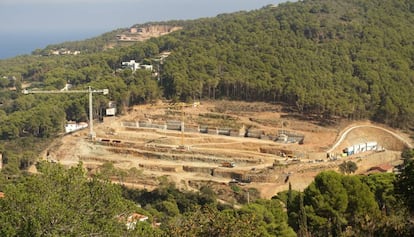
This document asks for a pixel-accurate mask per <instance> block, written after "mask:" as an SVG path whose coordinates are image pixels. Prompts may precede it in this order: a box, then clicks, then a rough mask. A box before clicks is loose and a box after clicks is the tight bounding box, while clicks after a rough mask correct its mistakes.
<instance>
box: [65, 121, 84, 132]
mask: <svg viewBox="0 0 414 237" xmlns="http://www.w3.org/2000/svg"><path fill="white" fill-rule="evenodd" d="M87 127H88V124H87V123H85V122H80V123H76V122H74V121H68V122H67V123H66V125H65V133H71V132H75V131H78V130H81V129H84V128H87Z"/></svg>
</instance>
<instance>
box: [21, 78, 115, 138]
mask: <svg viewBox="0 0 414 237" xmlns="http://www.w3.org/2000/svg"><path fill="white" fill-rule="evenodd" d="M71 93H79V94H85V93H88V94H89V124H88V126H89V135H88V137H89V138H90V139H91V140H93V139H95V137H96V134H95V132H94V131H93V109H92V107H93V103H92V102H93V99H92V94H93V93H102V94H104V95H107V94H108V93H109V90H108V89H102V90H93V89H92V88H91V87H90V86H89V87H88V89H87V90H61V91H57V90H56V91H38V90H26V89H25V90H23V94H25V95H28V94H71Z"/></svg>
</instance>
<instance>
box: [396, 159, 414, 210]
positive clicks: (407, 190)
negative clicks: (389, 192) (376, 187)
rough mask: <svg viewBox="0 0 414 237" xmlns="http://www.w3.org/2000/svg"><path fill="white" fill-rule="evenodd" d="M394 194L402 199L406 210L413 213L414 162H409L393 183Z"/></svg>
mask: <svg viewBox="0 0 414 237" xmlns="http://www.w3.org/2000/svg"><path fill="white" fill-rule="evenodd" d="M395 192H396V193H397V194H398V195H399V197H401V198H402V200H403V201H404V203H405V204H406V205H407V208H408V210H409V211H410V212H411V213H414V196H413V192H414V161H412V160H411V161H409V162H408V164H407V165H406V166H405V167H404V169H403V170H402V172H401V174H400V175H398V177H397V180H396V182H395Z"/></svg>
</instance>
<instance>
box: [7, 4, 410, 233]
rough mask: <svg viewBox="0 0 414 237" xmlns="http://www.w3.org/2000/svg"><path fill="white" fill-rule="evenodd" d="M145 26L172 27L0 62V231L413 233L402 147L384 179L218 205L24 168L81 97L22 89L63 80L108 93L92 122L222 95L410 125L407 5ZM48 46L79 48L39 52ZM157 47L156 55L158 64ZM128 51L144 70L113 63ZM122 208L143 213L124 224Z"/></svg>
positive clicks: (317, 185) (204, 191) (202, 195)
mask: <svg viewBox="0 0 414 237" xmlns="http://www.w3.org/2000/svg"><path fill="white" fill-rule="evenodd" d="M153 24H168V25H174V26H180V27H183V29H182V30H179V31H176V32H173V33H171V34H169V35H166V36H162V37H158V38H152V39H150V40H148V41H145V42H137V43H134V44H133V45H130V46H125V47H121V45H119V46H117V47H115V48H112V49H109V47H108V44H112V43H113V40H114V39H115V38H116V35H117V34H118V33H119V32H122V31H123V30H122V29H119V30H115V31H113V32H109V33H107V34H104V35H102V36H99V37H96V38H93V39H89V40H86V41H78V42H66V43H62V44H60V45H53V46H49V47H47V48H46V49H39V50H36V51H34V52H33V55H31V56H19V57H15V58H11V59H8V60H0V88H1V90H0V153H1V154H2V161H3V168H2V170H1V175H0V192H1V195H0V222H1V223H2V228H0V235H1V236H29V235H30V236H77V235H89V236H126V235H128V236H295V235H298V236H413V234H412V233H414V232H413V218H412V216H413V213H414V199H413V195H412V190H414V182H413V177H414V163H413V161H410V160H412V158H413V157H414V151H413V150H412V149H411V150H406V151H404V152H403V154H402V158H404V166H405V168H402V170H401V174H400V175H398V176H397V175H394V174H378V175H371V176H352V175H342V174H338V173H335V172H333V171H329V172H322V173H320V174H319V175H318V176H317V177H316V178H315V180H314V182H312V183H311V184H310V185H309V186H308V187H307V188H305V189H304V190H303V191H301V192H299V191H294V190H289V191H287V192H283V193H280V194H279V195H277V196H275V197H274V198H273V199H271V200H260V199H254V200H249V199H248V198H247V200H246V201H243V202H242V201H240V203H232V204H220V203H218V202H217V196H216V194H215V193H214V191H212V190H211V189H210V188H209V187H207V186H206V187H201V189H200V190H201V191H200V192H199V193H193V192H181V191H179V190H178V189H177V188H176V187H175V186H174V184H171V183H168V182H167V181H166V179H165V180H163V179H160V180H159V182H160V183H161V185H160V188H159V189H156V190H153V191H148V190H130V189H128V188H126V187H122V186H119V185H116V184H112V183H110V182H109V181H108V177H106V176H105V174H103V173H99V172H98V173H97V174H96V176H95V177H87V176H86V174H85V171H84V169H83V168H82V166H81V164H80V165H79V166H77V167H73V168H70V169H64V168H63V167H62V166H60V165H59V164H53V163H45V162H41V163H38V164H37V168H38V173H36V174H30V175H28V174H27V173H26V172H25V171H26V170H27V169H28V167H30V166H31V165H32V164H34V163H35V162H36V161H37V159H38V157H39V154H40V152H41V151H43V150H45V148H46V147H47V146H48V145H50V144H51V141H52V140H53V139H54V138H55V137H56V136H58V135H60V134H62V132H63V125H64V124H65V122H66V121H67V120H73V121H78V122H79V121H87V120H88V112H87V111H88V100H87V94H86V93H85V94H60V95H50V94H35V95H34V94H29V95H25V94H23V93H22V91H23V89H32V90H35V89H41V90H59V89H62V88H64V87H65V85H66V83H70V84H71V85H72V86H73V89H82V90H84V89H86V88H87V87H88V86H90V87H92V88H94V89H103V88H107V89H109V91H110V93H109V95H102V94H95V95H94V101H93V103H94V106H93V107H94V111H93V115H94V117H95V118H100V117H102V116H103V115H104V112H103V111H104V109H105V108H106V107H107V105H108V102H109V101H115V102H116V104H117V107H118V111H119V112H120V113H123V112H125V111H126V110H127V109H129V108H130V107H131V106H132V105H136V104H141V103H150V102H153V101H155V100H158V99H168V100H172V101H195V100H206V99H210V100H219V99H230V100H243V101H263V102H270V103H280V104H282V105H283V106H284V108H285V109H289V111H288V112H290V113H295V115H300V116H297V117H300V118H307V117H312V118H316V119H319V120H320V121H322V122H325V121H335V120H339V119H349V120H359V119H370V120H374V121H376V122H380V123H384V124H387V125H391V126H393V127H398V128H404V129H407V131H409V130H408V129H413V127H414V123H413V120H412V117H413V116H414V97H413V96H412V95H413V93H412V91H413V88H414V28H413V27H412V25H413V24H414V2H413V1H412V0H388V1H383V0H347V1H340V0H304V1H298V2H295V3H284V4H280V5H278V6H266V7H263V8H262V9H259V10H255V11H250V12H237V13H233V14H222V15H218V16H217V17H214V18H204V19H198V20H192V21H172V22H165V23H162V22H158V23H153ZM59 48H67V49H70V50H80V51H81V54H80V55H50V56H42V55H45V52H47V51H48V50H50V49H59ZM162 52H169V56H168V57H166V58H164V59H162V60H161V56H160V53H162ZM130 60H135V61H136V62H139V63H141V64H146V65H148V64H151V65H152V66H153V71H149V70H137V71H135V72H133V71H132V70H129V69H121V67H122V66H121V65H122V62H125V61H130ZM222 112H223V113H224V112H225V111H222ZM321 124H324V123H321ZM79 139H82V138H79ZM107 168H108V169H113V167H112V166H110V164H109V165H108V167H107ZM111 172H114V173H116V172H120V173H121V172H122V171H119V170H111ZM131 172H132V171H131ZM134 173H138V174H139V171H137V170H135V171H134ZM231 188H232V190H233V191H234V193H237V194H238V195H239V196H243V195H244V194H245V193H243V192H242V191H241V189H240V188H239V187H238V186H231ZM247 194H249V193H247ZM236 207H237V208H236ZM135 212H139V213H141V214H144V215H147V216H148V217H149V221H147V222H142V223H141V222H139V223H137V224H136V226H135V229H130V230H127V228H126V226H125V220H126V219H127V217H128V216H129V215H130V214H133V213H135ZM159 223H161V225H158V224H159ZM157 226H159V227H157ZM79 233H81V234H79Z"/></svg>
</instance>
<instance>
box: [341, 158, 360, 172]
mask: <svg viewBox="0 0 414 237" xmlns="http://www.w3.org/2000/svg"><path fill="white" fill-rule="evenodd" d="M357 169H358V166H357V164H356V163H355V162H353V161H351V160H349V161H344V162H342V163H341V164H340V165H339V171H341V173H343V174H352V173H355V171H356V170H357Z"/></svg>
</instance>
